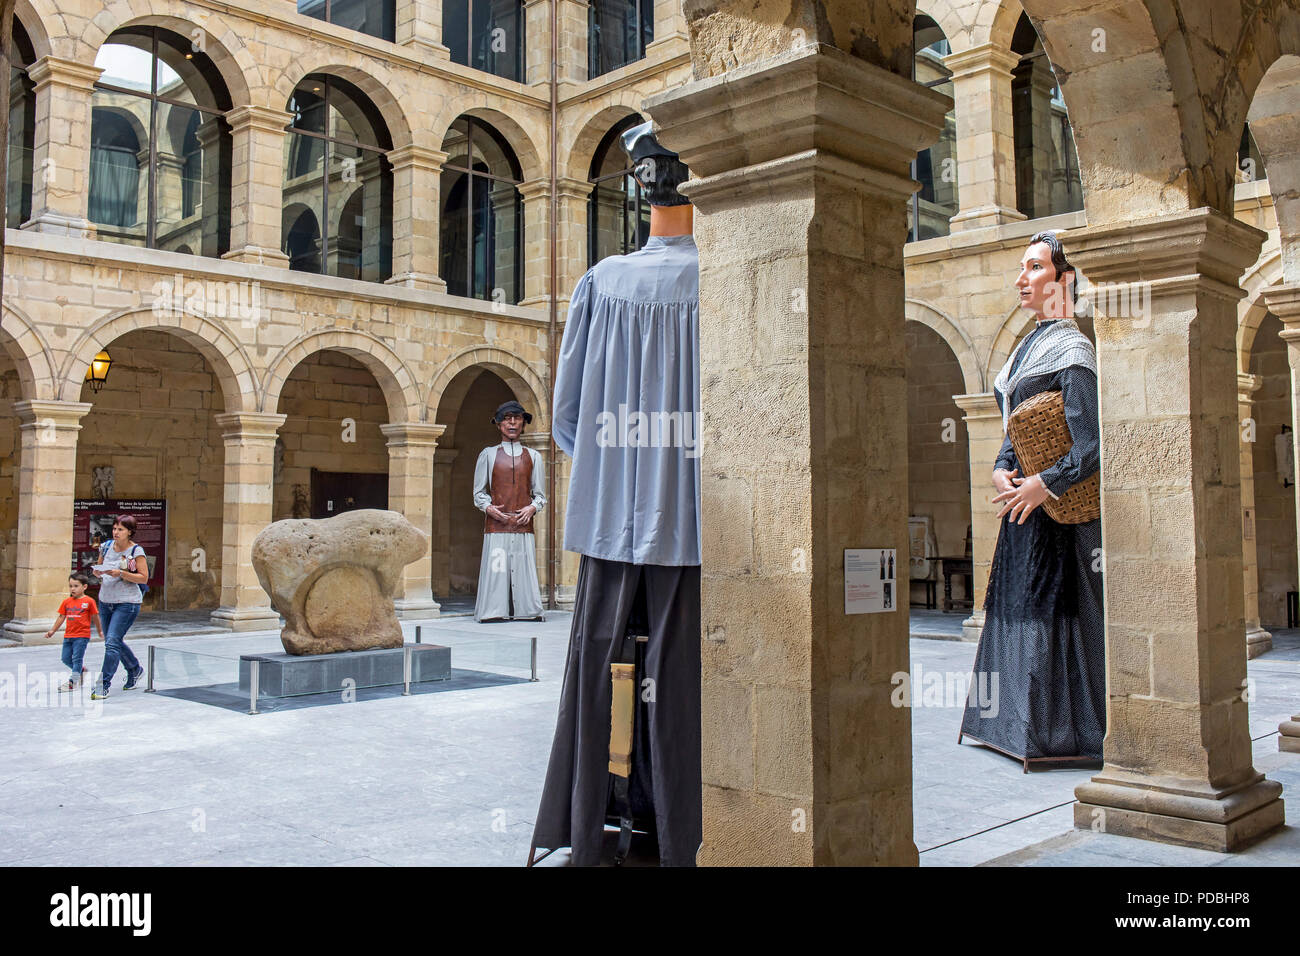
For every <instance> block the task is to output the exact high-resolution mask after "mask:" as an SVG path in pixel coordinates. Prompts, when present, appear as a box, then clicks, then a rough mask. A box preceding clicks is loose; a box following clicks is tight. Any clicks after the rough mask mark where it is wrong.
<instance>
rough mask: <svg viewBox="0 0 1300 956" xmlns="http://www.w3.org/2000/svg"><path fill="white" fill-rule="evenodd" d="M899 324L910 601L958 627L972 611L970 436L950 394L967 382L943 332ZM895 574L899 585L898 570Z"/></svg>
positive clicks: (957, 392) (911, 324)
mask: <svg viewBox="0 0 1300 956" xmlns="http://www.w3.org/2000/svg"><path fill="white" fill-rule="evenodd" d="M905 330H906V331H905V335H906V340H907V416H908V417H907V467H908V472H907V476H908V482H907V489H908V525H909V532H910V534H911V537H912V559H913V560H912V562H911V565H910V567H909V577H910V581H911V583H910V585H909V586H910V588H911V600H912V602H913V606H916V607H922V608H925V609H927V610H942V611H943V612H945V613H953V614H957V615H958V616H957V617H956V618H955V623H954V625H953V626H954V628H955V629H956V630H960V625H961V620H962V618H964V617H966V616H967V615H968V614H969V613H970V611H971V610H972V603H971V602H972V581H971V578H970V575H971V574H972V573H973V572H972V570H971V566H970V561H971V557H972V552H971V501H970V498H971V488H970V442H969V440H968V438H967V435H966V423H965V421H964V420H963V413H962V410H961V409H960V408H959V407H958V406H957V403H956V402H954V401H953V396H954V395H961V394H964V393H965V391H966V388H965V384H964V381H963V378H962V371H961V364H960V363H959V362H958V360H957V356H956V355H955V354H953V351H952V348H951V347H950V346H949V345H948V343H947V342H946V341H944V339H943V336H941V335H940V334H939V333H938V332H936V331H934V330H933V329H931V328H930V327H929V326H927V325H924V324H922V323H920V322H912V321H909V322H907V324H906V326H905ZM990 468H991V465H990ZM930 558H933V559H936V560H928V559H930ZM945 578H946V579H947V581H948V582H949V583H950V585H951V593H950V595H949V593H948V591H947V590H946V589H945ZM897 580H898V581H899V583H900V585H901V584H902V580H903V574H902V573H901V571H900V573H899V574H898V577H897ZM948 597H951V601H949V600H948Z"/></svg>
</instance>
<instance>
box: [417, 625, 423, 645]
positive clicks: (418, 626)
mask: <svg viewBox="0 0 1300 956" xmlns="http://www.w3.org/2000/svg"><path fill="white" fill-rule="evenodd" d="M423 627H424V625H423V624H417V625H415V643H417V644H419V643H420V630H421V629H422V628H423Z"/></svg>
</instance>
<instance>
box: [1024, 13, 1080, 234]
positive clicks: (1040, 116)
mask: <svg viewBox="0 0 1300 956" xmlns="http://www.w3.org/2000/svg"><path fill="white" fill-rule="evenodd" d="M1011 52H1013V53H1015V54H1016V55H1017V56H1019V57H1020V63H1019V65H1017V66H1016V67H1015V69H1014V70H1013V71H1012V74H1011V115H1012V127H1013V129H1014V133H1015V149H1016V208H1017V209H1019V210H1020V211H1021V212H1023V213H1024V214H1025V215H1026V216H1028V217H1029V218H1030V219H1038V218H1041V217H1043V216H1055V215H1059V214H1060V213H1065V212H1074V211H1075V210H1078V209H1082V208H1083V183H1082V180H1081V179H1080V177H1079V158H1078V155H1077V153H1076V152H1075V148H1074V131H1073V130H1072V129H1071V127H1070V115H1069V111H1068V110H1067V109H1066V107H1065V98H1064V97H1063V96H1062V95H1061V87H1060V84H1058V83H1057V82H1056V73H1055V71H1054V70H1053V68H1052V64H1051V62H1050V61H1049V60H1048V59H1047V53H1046V51H1045V50H1044V49H1043V41H1042V40H1041V39H1040V38H1039V36H1038V31H1037V30H1035V29H1034V25H1033V23H1032V22H1031V21H1030V19H1029V17H1028V16H1026V15H1025V14H1023V13H1022V14H1021V15H1020V20H1019V22H1018V23H1017V24H1016V30H1015V33H1014V34H1013V35H1012V38H1011Z"/></svg>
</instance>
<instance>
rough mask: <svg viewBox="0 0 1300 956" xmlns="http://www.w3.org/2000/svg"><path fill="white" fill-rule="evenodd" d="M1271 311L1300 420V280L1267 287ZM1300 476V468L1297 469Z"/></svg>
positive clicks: (1292, 731) (1295, 730)
mask: <svg viewBox="0 0 1300 956" xmlns="http://www.w3.org/2000/svg"><path fill="white" fill-rule="evenodd" d="M1264 302H1265V303H1266V304H1267V305H1268V310H1269V311H1270V312H1272V313H1273V314H1274V315H1276V316H1277V317H1278V318H1279V319H1281V321H1282V332H1281V333H1280V334H1281V336H1282V340H1283V341H1284V342H1286V357H1287V362H1288V364H1289V365H1290V366H1291V421H1293V422H1300V283H1291V284H1288V285H1275V286H1270V287H1269V288H1267V289H1265V290H1264ZM1296 463H1297V464H1300V442H1297V443H1296ZM1296 474H1297V475H1300V471H1297V472H1296ZM1296 502H1297V504H1300V482H1297V485H1296ZM1296 524H1297V531H1296V534H1297V541H1300V514H1298V515H1297V518H1296ZM1278 733H1279V734H1280V736H1279V737H1278V741H1277V746H1278V749H1279V750H1285V751H1289V752H1291V753H1300V714H1296V715H1295V716H1294V717H1292V718H1291V719H1290V720H1284V721H1282V723H1281V724H1280V725H1278Z"/></svg>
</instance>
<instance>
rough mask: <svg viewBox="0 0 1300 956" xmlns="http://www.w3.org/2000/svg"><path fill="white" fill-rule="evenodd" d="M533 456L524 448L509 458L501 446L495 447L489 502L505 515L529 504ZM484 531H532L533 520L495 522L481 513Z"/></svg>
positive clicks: (524, 532)
mask: <svg viewBox="0 0 1300 956" xmlns="http://www.w3.org/2000/svg"><path fill="white" fill-rule="evenodd" d="M532 484H533V456H532V455H530V454H528V449H527V448H524V449H523V451H522V452H521V453H520V455H519V457H518V458H513V457H511V455H510V453H509V452H508V451H506V450H505V449H504V448H501V447H498V448H497V457H496V460H495V461H494V462H492V503H493V504H494V505H496V506H497V507H498V508H500V509H501V510H502V511H504V512H506V513H507V514H509V513H510V512H512V511H522V510H523V509H524V508H527V507H528V506H529V505H531V504H532V503H533V493H532V490H531V489H532ZM483 533H484V534H532V533H533V519H532V518H529V519H528V522H527V524H514V523H513V522H511V523H505V522H501V521H496V520H495V519H493V517H492V516H491V515H484V520H483Z"/></svg>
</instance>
